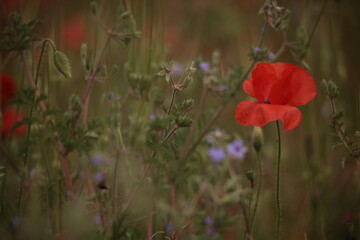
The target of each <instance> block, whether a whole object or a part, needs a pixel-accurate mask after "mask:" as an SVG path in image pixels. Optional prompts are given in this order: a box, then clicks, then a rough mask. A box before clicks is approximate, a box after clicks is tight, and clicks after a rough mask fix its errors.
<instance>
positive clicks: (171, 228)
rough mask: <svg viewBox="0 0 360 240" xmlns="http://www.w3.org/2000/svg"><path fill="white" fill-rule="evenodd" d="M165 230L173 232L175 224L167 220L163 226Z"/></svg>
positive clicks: (169, 232)
mask: <svg viewBox="0 0 360 240" xmlns="http://www.w3.org/2000/svg"><path fill="white" fill-rule="evenodd" d="M165 232H166V233H167V234H171V233H173V232H175V225H174V224H173V223H172V222H168V223H167V224H166V227H165Z"/></svg>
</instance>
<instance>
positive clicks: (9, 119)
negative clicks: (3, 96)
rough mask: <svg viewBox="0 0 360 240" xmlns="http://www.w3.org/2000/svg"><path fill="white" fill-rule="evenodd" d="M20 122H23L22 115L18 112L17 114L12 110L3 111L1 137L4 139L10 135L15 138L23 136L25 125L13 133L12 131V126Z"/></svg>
mask: <svg viewBox="0 0 360 240" xmlns="http://www.w3.org/2000/svg"><path fill="white" fill-rule="evenodd" d="M21 120H23V115H22V114H21V113H20V112H18V113H17V111H16V110H13V109H7V110H5V111H4V112H3V114H2V126H1V137H2V138H3V139H5V138H7V137H9V136H10V135H11V134H12V133H13V134H14V135H15V136H21V135H23V134H25V132H26V127H25V125H21V126H19V127H17V128H16V129H14V131H12V130H13V129H12V128H13V127H14V125H15V124H16V123H17V122H19V121H21Z"/></svg>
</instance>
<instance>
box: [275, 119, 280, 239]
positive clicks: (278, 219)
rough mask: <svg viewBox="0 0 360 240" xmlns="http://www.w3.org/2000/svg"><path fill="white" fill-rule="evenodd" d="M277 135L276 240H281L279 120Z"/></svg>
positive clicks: (277, 122)
mask: <svg viewBox="0 0 360 240" xmlns="http://www.w3.org/2000/svg"><path fill="white" fill-rule="evenodd" d="M276 128H277V135H278V155H277V169H276V210H277V216H276V239H277V240H280V224H281V199H280V159H281V136H280V126H279V120H277V121H276Z"/></svg>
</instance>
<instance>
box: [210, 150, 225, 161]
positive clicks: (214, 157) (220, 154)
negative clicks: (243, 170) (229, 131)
mask: <svg viewBox="0 0 360 240" xmlns="http://www.w3.org/2000/svg"><path fill="white" fill-rule="evenodd" d="M208 156H209V157H210V159H211V161H213V162H214V163H219V162H221V161H222V160H224V158H225V156H226V154H225V151H224V150H223V149H222V148H220V147H212V148H210V149H209V151H208Z"/></svg>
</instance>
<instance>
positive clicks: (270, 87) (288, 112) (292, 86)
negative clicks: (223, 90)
mask: <svg viewBox="0 0 360 240" xmlns="http://www.w3.org/2000/svg"><path fill="white" fill-rule="evenodd" d="M243 88H244V91H245V92H246V93H247V94H248V95H249V96H251V97H254V98H256V99H257V100H258V101H257V102H251V101H248V100H246V101H243V102H241V103H239V104H238V105H237V107H236V113H235V119H236V121H238V122H239V123H240V124H242V125H245V126H249V125H252V126H264V125H265V124H267V123H268V122H271V121H275V120H281V121H282V123H283V125H284V128H285V129H286V130H290V129H293V128H294V127H296V126H297V125H299V123H300V122H301V119H302V115H301V112H300V110H299V109H298V108H296V107H297V106H300V105H304V104H306V103H308V102H310V101H311V100H312V99H313V98H314V97H315V96H316V85H315V82H314V79H313V78H312V77H311V76H310V75H309V74H308V73H307V72H306V71H305V70H304V69H302V68H300V67H298V66H295V65H292V64H290V63H258V64H257V65H256V68H255V69H254V70H253V71H252V79H251V80H246V81H245V82H244V84H243Z"/></svg>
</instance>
